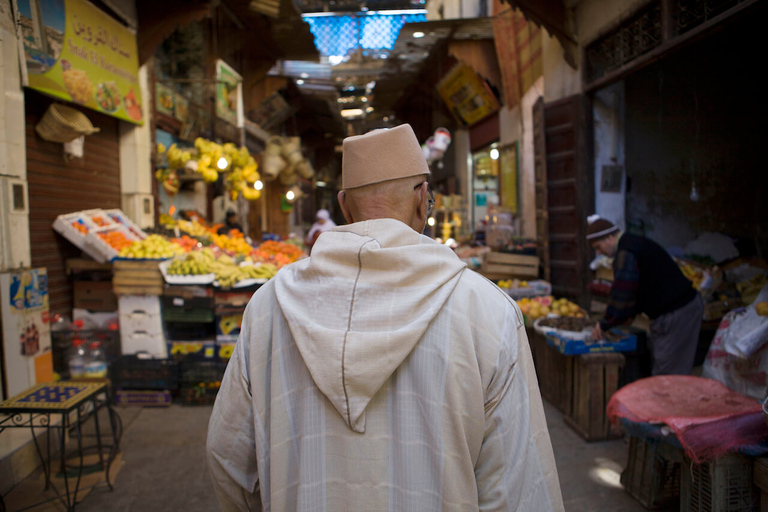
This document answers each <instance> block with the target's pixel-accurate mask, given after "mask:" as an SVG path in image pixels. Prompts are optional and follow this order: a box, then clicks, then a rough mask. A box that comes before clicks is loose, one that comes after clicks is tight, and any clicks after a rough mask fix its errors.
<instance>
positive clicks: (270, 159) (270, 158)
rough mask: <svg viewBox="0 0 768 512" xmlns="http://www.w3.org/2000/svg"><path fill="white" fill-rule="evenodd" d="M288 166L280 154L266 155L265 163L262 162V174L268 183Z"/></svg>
mask: <svg viewBox="0 0 768 512" xmlns="http://www.w3.org/2000/svg"><path fill="white" fill-rule="evenodd" d="M287 166H288V163H287V162H286V161H285V160H283V157H282V156H280V155H279V154H277V155H270V154H268V153H266V152H265V153H264V161H263V162H262V167H261V169H262V171H263V172H262V174H263V175H264V179H266V180H267V181H271V180H273V179H275V178H277V176H278V175H279V174H280V173H281V172H282V171H283V169H285V168H286V167H287Z"/></svg>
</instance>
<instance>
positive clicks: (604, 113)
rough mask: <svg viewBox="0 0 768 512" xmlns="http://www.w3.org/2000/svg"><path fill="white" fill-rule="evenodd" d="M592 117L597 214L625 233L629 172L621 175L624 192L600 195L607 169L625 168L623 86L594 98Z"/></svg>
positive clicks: (622, 83)
mask: <svg viewBox="0 0 768 512" xmlns="http://www.w3.org/2000/svg"><path fill="white" fill-rule="evenodd" d="M592 115H593V119H594V123H593V125H594V155H595V209H594V213H597V214H599V215H600V216H601V217H603V218H605V219H608V220H610V221H611V222H613V223H614V224H616V225H617V226H619V228H621V229H622V230H623V229H626V219H625V215H626V207H625V200H626V193H625V190H626V170H625V171H624V173H623V175H622V181H621V192H601V191H600V184H601V180H602V170H603V166H604V165H620V166H622V167H624V82H618V83H616V84H613V85H611V86H610V87H606V88H605V89H601V90H600V91H598V92H597V93H596V94H595V98H594V102H593V113H592ZM586 213H587V214H590V213H592V212H591V211H590V212H586Z"/></svg>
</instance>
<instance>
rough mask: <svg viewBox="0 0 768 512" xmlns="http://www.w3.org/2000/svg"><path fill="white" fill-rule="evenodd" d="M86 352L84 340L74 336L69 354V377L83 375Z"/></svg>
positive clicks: (80, 376) (74, 377)
mask: <svg viewBox="0 0 768 512" xmlns="http://www.w3.org/2000/svg"><path fill="white" fill-rule="evenodd" d="M87 358H88V354H87V353H86V351H85V340H83V339H80V338H75V340H74V341H73V342H72V348H71V349H70V355H69V360H68V364H69V378H70V379H79V378H82V377H85V364H86V359H87Z"/></svg>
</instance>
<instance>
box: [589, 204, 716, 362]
mask: <svg viewBox="0 0 768 512" xmlns="http://www.w3.org/2000/svg"><path fill="white" fill-rule="evenodd" d="M588 222H589V226H588V228H587V240H588V242H589V244H590V245H591V246H592V248H593V249H594V250H595V252H597V253H598V254H602V255H604V256H607V257H609V258H611V257H612V258H613V284H612V286H611V292H610V302H609V305H608V309H607V310H606V312H605V318H603V320H601V321H600V322H598V323H597V324H596V325H595V327H594V329H593V330H592V339H595V340H599V339H602V338H603V331H605V330H607V329H609V328H611V327H615V326H617V325H621V324H624V323H627V322H629V321H631V320H632V318H634V317H635V315H638V314H640V313H645V314H647V315H648V317H649V318H650V319H651V333H650V336H649V339H648V342H649V346H650V349H651V352H652V354H653V367H652V370H651V372H652V373H653V375H674V374H679V375H689V374H690V373H691V370H692V369H693V361H694V358H695V357H696V347H697V346H698V342H699V330H700V329H701V319H702V316H703V313H704V303H703V302H702V300H701V296H700V295H699V293H698V292H697V291H696V289H695V288H693V285H692V283H691V281H689V280H688V279H687V278H686V277H685V276H684V275H683V273H682V271H681V270H680V267H678V265H677V263H675V261H674V260H673V259H672V257H671V256H670V255H669V253H667V251H665V250H664V248H663V247H661V246H660V245H659V244H657V243H656V242H654V241H653V240H651V239H649V238H645V237H642V236H638V235H632V234H629V233H622V232H621V230H619V228H618V227H616V226H615V225H614V224H613V223H611V222H610V221H607V220H605V219H602V218H600V217H599V216H597V215H593V216H590V217H589V219H588Z"/></svg>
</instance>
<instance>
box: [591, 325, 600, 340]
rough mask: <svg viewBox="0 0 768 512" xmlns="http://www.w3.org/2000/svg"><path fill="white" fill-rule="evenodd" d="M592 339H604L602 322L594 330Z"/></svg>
mask: <svg viewBox="0 0 768 512" xmlns="http://www.w3.org/2000/svg"><path fill="white" fill-rule="evenodd" d="M592 339H593V340H601V339H603V330H602V329H601V328H600V322H597V323H596V324H595V326H594V327H593V328H592Z"/></svg>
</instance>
